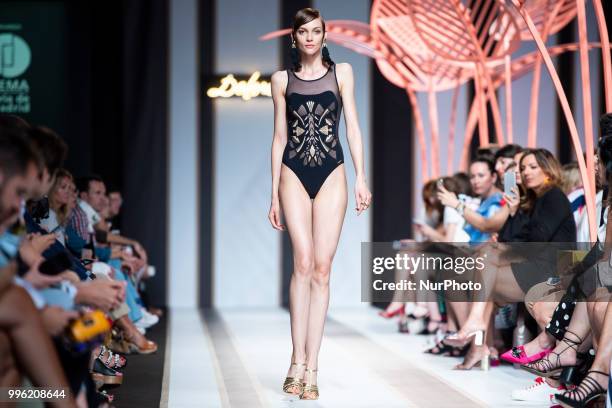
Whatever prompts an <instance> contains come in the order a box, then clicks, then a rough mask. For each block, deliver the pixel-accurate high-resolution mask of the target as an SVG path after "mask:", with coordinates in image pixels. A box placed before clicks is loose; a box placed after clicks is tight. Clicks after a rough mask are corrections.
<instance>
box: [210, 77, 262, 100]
mask: <svg viewBox="0 0 612 408" xmlns="http://www.w3.org/2000/svg"><path fill="white" fill-rule="evenodd" d="M260 76H261V73H260V72H259V71H255V72H253V74H252V75H251V76H250V77H249V79H247V80H238V79H236V78H235V77H234V75H233V74H229V75H226V76H224V77H223V78H221V83H220V84H219V85H218V86H212V87H210V88H208V90H207V91H206V95H208V96H209V97H210V98H230V97H233V96H240V97H242V99H243V100H245V101H248V100H249V99H251V98H255V97H257V96H272V88H271V86H270V82H268V81H265V80H260V79H259V78H260Z"/></svg>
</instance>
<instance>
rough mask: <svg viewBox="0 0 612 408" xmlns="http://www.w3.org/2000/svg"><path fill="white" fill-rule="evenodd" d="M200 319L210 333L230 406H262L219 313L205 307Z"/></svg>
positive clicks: (245, 407)
mask: <svg viewBox="0 0 612 408" xmlns="http://www.w3.org/2000/svg"><path fill="white" fill-rule="evenodd" d="M202 319H203V321H204V325H205V326H206V327H207V329H208V332H209V333H210V339H211V342H212V345H213V348H214V352H215V355H216V358H217V361H218V362H219V369H220V370H221V377H222V378H223V383H224V385H225V389H226V391H227V395H228V398H229V403H230V406H231V408H243V407H244V408H251V407H252V408H257V407H262V405H261V402H260V399H259V395H258V394H257V391H256V390H255V386H254V385H253V384H252V383H251V379H250V377H249V376H248V374H247V371H246V368H245V367H244V365H243V364H242V361H241V360H240V357H239V356H238V352H237V351H236V349H235V348H234V344H233V343H232V341H231V338H230V335H229V332H228V329H227V327H226V326H225V323H224V322H223V319H222V317H221V315H220V314H219V313H218V312H217V311H215V310H214V309H205V310H203V311H202Z"/></svg>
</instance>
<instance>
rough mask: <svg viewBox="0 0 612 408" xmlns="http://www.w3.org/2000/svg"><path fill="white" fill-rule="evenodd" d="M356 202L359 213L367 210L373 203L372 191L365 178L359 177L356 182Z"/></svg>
mask: <svg viewBox="0 0 612 408" xmlns="http://www.w3.org/2000/svg"><path fill="white" fill-rule="evenodd" d="M355 202H356V203H357V207H355V210H356V211H357V215H359V214H361V212H362V211H365V210H367V209H368V207H370V204H372V193H370V189H369V188H368V186H367V185H366V182H365V180H364V179H360V178H357V181H356V182H355Z"/></svg>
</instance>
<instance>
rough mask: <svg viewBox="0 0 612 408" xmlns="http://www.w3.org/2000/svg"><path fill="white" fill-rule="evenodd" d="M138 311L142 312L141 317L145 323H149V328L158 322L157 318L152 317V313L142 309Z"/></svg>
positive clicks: (155, 316)
mask: <svg viewBox="0 0 612 408" xmlns="http://www.w3.org/2000/svg"><path fill="white" fill-rule="evenodd" d="M140 310H141V311H142V317H144V318H146V319H147V323H149V324H150V325H151V326H153V325H154V324H157V322H159V316H157V315H154V314H153V313H149V311H148V310H147V309H145V308H144V307H143V308H141V309H140ZM149 327H150V326H149Z"/></svg>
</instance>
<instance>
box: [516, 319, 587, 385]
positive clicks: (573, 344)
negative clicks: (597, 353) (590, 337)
mask: <svg viewBox="0 0 612 408" xmlns="http://www.w3.org/2000/svg"><path fill="white" fill-rule="evenodd" d="M566 332H567V333H570V334H572V335H573V336H575V337H576V338H577V339H578V340H572V339H569V338H567V337H564V338H563V340H561V342H562V343H565V344H566V345H567V347H565V348H564V349H563V350H561V351H560V352H558V353H557V352H556V351H551V352H550V353H548V354H547V355H546V356H545V357H543V358H542V359H540V360H537V361H534V362H533V363H529V364H522V365H521V368H522V369H523V370H525V371H527V372H530V373H531V374H535V375H537V376H538V377H546V378H549V377H550V378H559V377H560V375H561V373H562V372H564V371H565V372H567V373H570V374H569V375H571V372H572V371H574V370H575V369H576V367H578V366H579V364H573V365H562V364H561V354H563V353H565V352H566V351H567V350H569V349H573V350H576V351H577V350H578V346H580V344H582V341H583V340H582V338H580V336H578V335H577V334H575V333H573V332H570V331H569V330H567V331H566ZM566 336H567V335H566ZM551 358H553V359H554V360H551Z"/></svg>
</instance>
